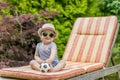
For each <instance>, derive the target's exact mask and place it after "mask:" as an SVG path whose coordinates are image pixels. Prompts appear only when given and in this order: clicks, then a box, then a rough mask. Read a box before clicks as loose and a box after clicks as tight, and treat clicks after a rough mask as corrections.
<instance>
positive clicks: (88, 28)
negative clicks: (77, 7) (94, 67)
mask: <svg viewBox="0 0 120 80" xmlns="http://www.w3.org/2000/svg"><path fill="white" fill-rule="evenodd" d="M117 23H118V22H117V17H115V16H107V17H87V18H77V19H76V21H75V23H74V26H73V29H72V32H71V35H70V38H69V41H68V43H67V46H66V50H65V52H64V55H63V60H66V61H75V62H92V63H105V64H106V62H107V59H108V56H109V53H110V47H111V45H112V40H113V38H114V34H115V30H116V27H117Z"/></svg>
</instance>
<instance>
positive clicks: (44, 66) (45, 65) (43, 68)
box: [40, 63, 50, 72]
mask: <svg viewBox="0 0 120 80" xmlns="http://www.w3.org/2000/svg"><path fill="white" fill-rule="evenodd" d="M40 69H41V71H42V72H49V70H50V65H49V64H48V63H42V64H41V65H40Z"/></svg>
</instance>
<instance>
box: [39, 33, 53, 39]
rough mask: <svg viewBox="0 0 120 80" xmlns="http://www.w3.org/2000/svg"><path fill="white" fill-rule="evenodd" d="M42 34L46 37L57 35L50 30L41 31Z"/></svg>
mask: <svg viewBox="0 0 120 80" xmlns="http://www.w3.org/2000/svg"><path fill="white" fill-rule="evenodd" d="M41 35H43V36H44V37H46V36H49V37H51V38H53V37H55V34H53V33H50V32H41Z"/></svg>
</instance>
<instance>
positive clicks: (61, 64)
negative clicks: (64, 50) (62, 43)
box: [52, 60, 66, 72]
mask: <svg viewBox="0 0 120 80" xmlns="http://www.w3.org/2000/svg"><path fill="white" fill-rule="evenodd" d="M65 65H66V64H65V61H63V60H61V61H60V62H59V63H58V64H57V65H56V66H55V67H54V68H53V69H52V72H56V71H60V70H62V68H64V67H65Z"/></svg>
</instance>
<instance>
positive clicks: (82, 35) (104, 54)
mask: <svg viewBox="0 0 120 80" xmlns="http://www.w3.org/2000/svg"><path fill="white" fill-rule="evenodd" d="M118 28H119V25H118V19H117V17H116V16H104V17H80V18H77V19H76V21H75V23H74V25H73V29H72V31H71V34H70V37H69V40H68V43H67V45H66V49H65V52H64V54H63V58H62V59H63V60H65V61H66V66H65V68H63V70H61V71H58V72H49V73H42V72H39V71H35V70H32V69H31V67H30V66H29V65H27V66H21V67H12V68H3V69H0V76H1V79H3V78H4V77H8V78H17V79H29V80H37V79H38V80H40V79H43V80H47V79H48V80H54V79H55V80H59V79H61V80H64V79H65V80H66V79H68V80H77V79H78V80H95V79H99V78H101V77H104V76H106V75H109V74H112V73H115V72H118V73H119V74H120V65H115V66H112V67H107V65H108V64H109V63H108V62H109V61H110V59H111V51H112V48H113V44H114V42H115V39H116V35H117V32H118Z"/></svg>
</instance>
